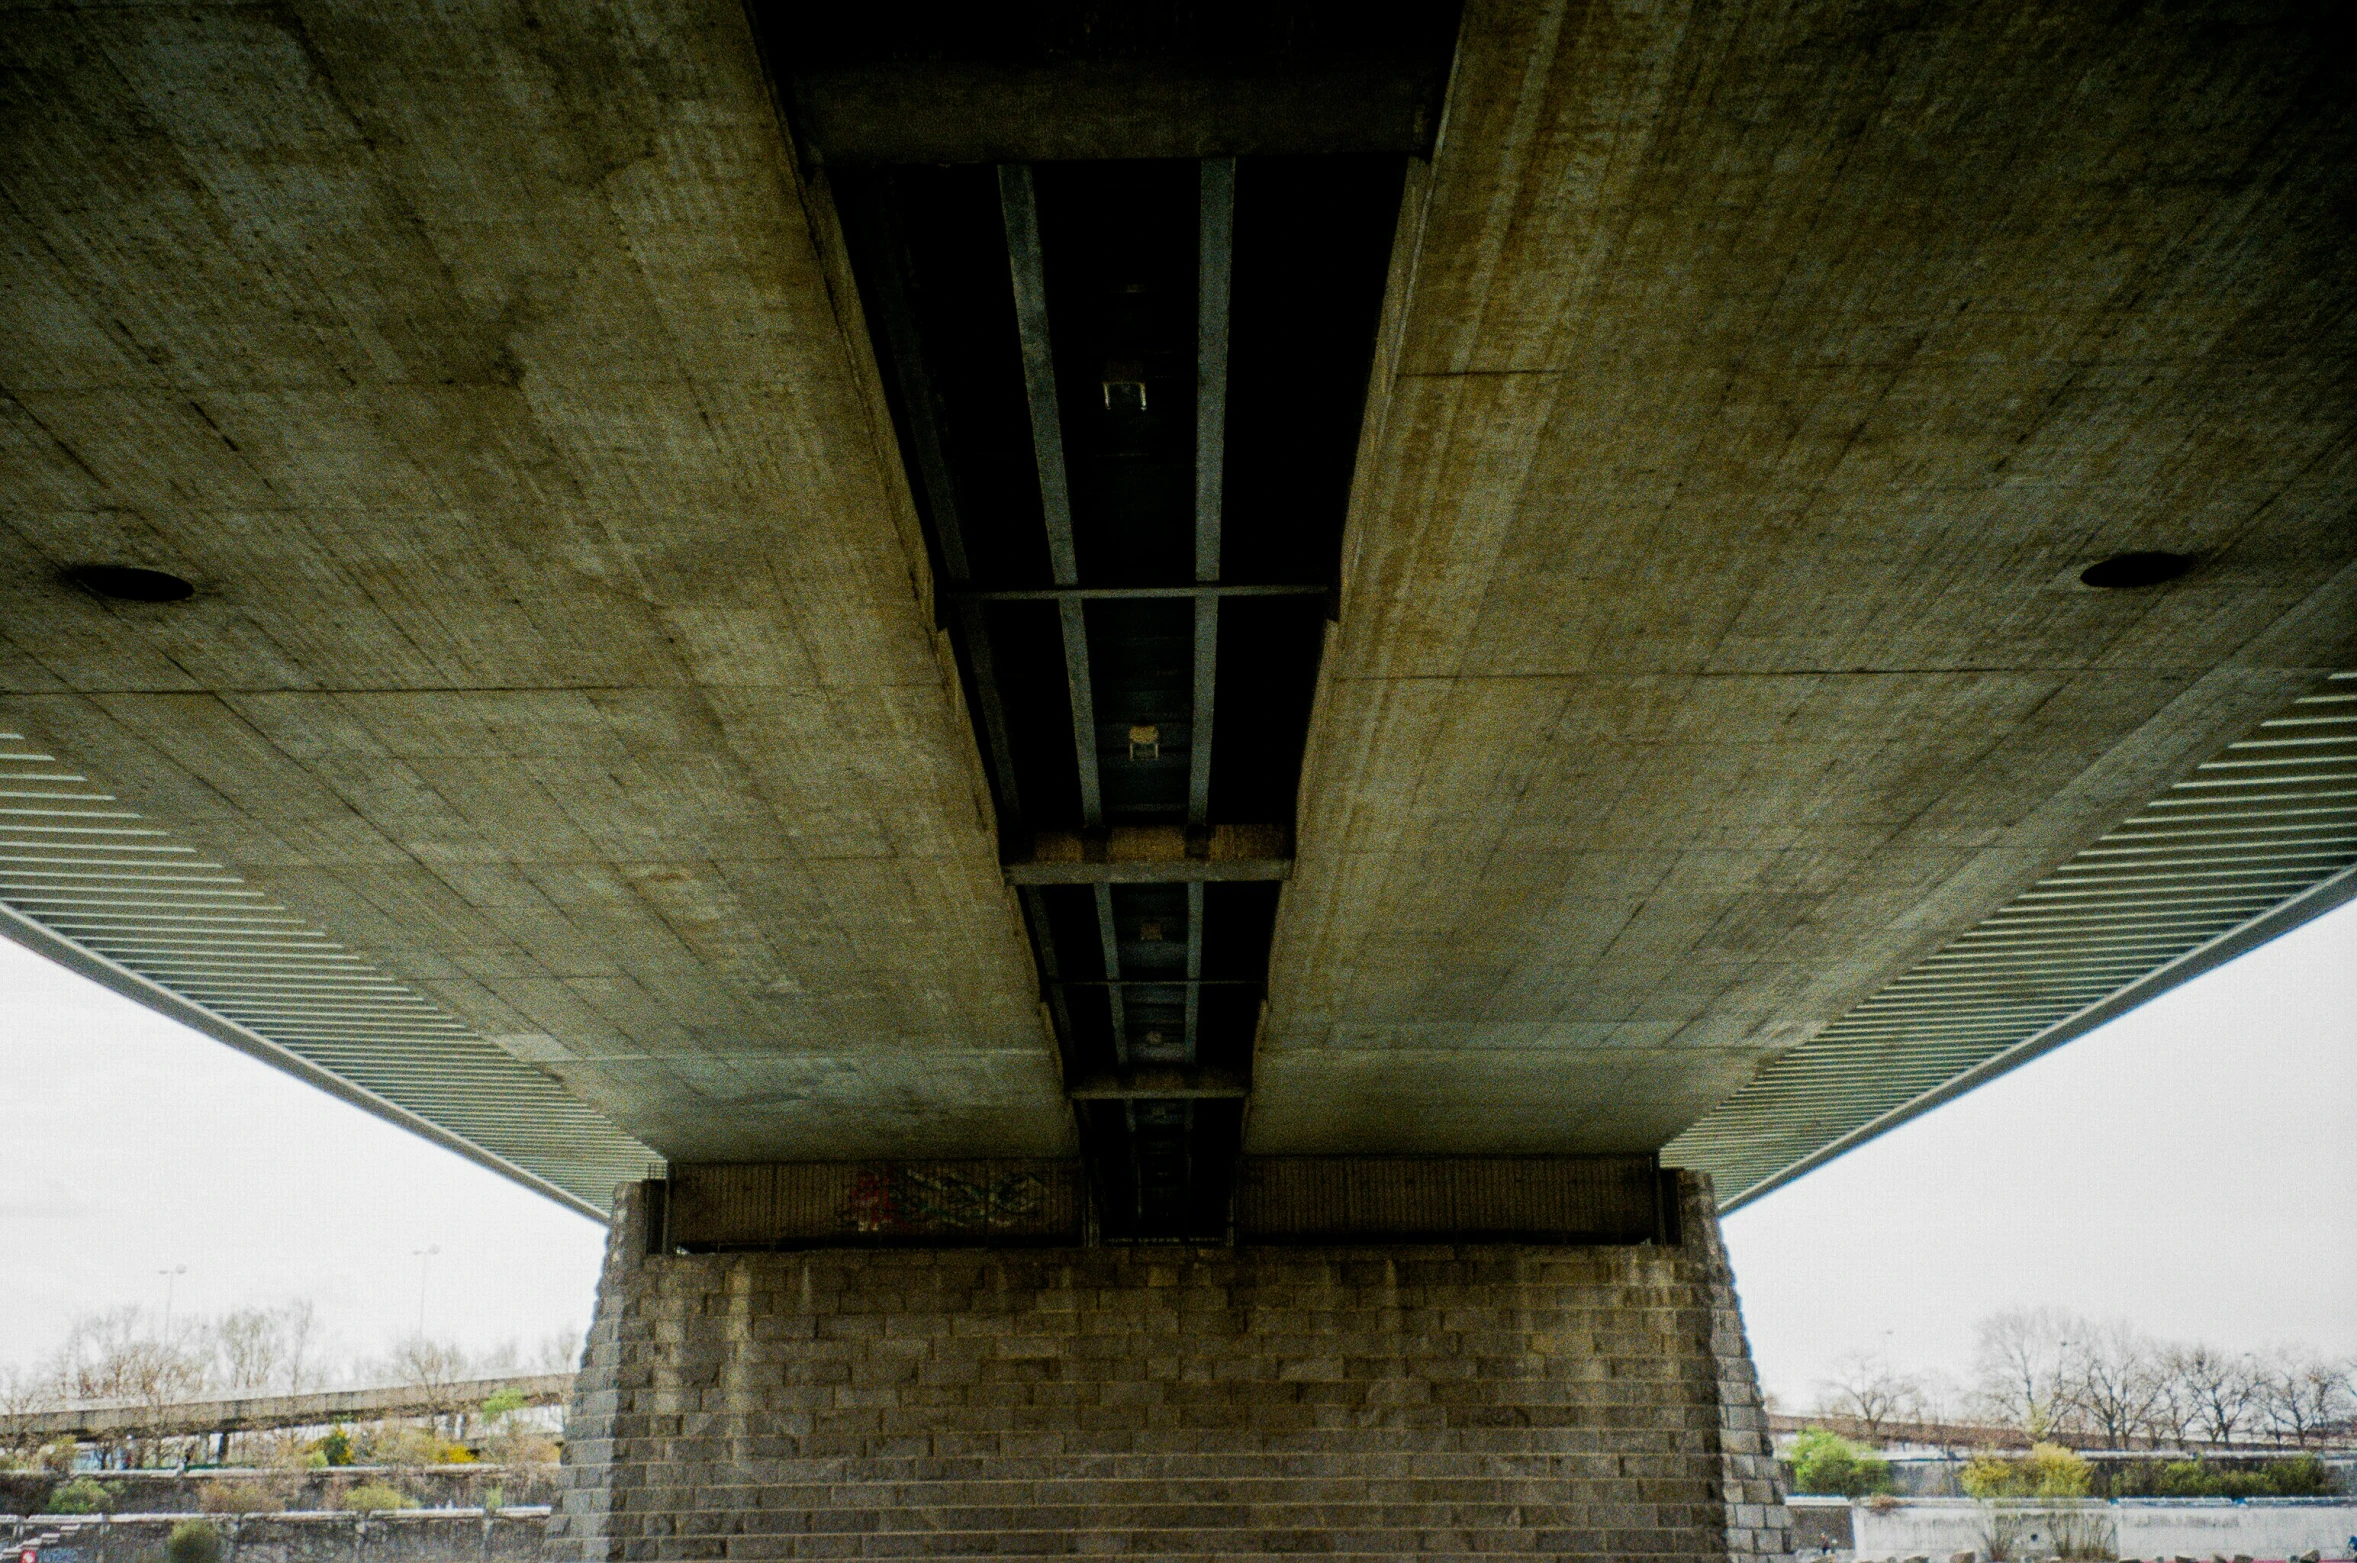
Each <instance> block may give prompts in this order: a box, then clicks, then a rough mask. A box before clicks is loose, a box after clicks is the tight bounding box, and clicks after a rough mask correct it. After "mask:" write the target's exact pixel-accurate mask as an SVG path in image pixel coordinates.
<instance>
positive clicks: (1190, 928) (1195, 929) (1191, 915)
mask: <svg viewBox="0 0 2357 1563" xmlns="http://www.w3.org/2000/svg"><path fill="white" fill-rule="evenodd" d="M1203 902H1204V894H1203V886H1202V885H1201V884H1200V883H1196V884H1191V885H1189V886H1187V1054H1186V1060H1187V1062H1188V1063H1190V1064H1191V1063H1193V1062H1194V1061H1195V1038H1196V1036H1197V1035H1198V1032H1197V1022H1198V1021H1199V1020H1201V1018H1202V1013H1203ZM1221 986H1223V987H1224V986H1226V984H1224V983H1223V984H1221Z"/></svg>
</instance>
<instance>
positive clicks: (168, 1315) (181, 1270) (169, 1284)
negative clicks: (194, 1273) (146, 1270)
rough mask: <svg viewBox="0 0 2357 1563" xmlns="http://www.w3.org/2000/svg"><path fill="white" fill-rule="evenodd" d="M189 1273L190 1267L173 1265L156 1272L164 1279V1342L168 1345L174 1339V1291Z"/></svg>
mask: <svg viewBox="0 0 2357 1563" xmlns="http://www.w3.org/2000/svg"><path fill="white" fill-rule="evenodd" d="M187 1273H188V1266H186V1265H173V1266H172V1267H171V1268H170V1269H167V1270H158V1271H157V1272H156V1274H158V1275H160V1276H162V1277H163V1278H164V1340H165V1342H166V1344H169V1343H170V1341H171V1339H172V1290H173V1288H174V1287H176V1286H178V1285H179V1284H180V1278H181V1277H182V1276H184V1275H186V1274H187Z"/></svg>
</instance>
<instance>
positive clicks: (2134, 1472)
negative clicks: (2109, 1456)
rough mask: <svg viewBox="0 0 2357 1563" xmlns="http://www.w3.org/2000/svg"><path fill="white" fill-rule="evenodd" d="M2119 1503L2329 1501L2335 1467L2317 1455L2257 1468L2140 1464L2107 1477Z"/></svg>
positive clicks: (2172, 1462) (2179, 1462)
mask: <svg viewBox="0 0 2357 1563" xmlns="http://www.w3.org/2000/svg"><path fill="white" fill-rule="evenodd" d="M2106 1478H2107V1479H2106V1481H2105V1482H2104V1486H2105V1488H2106V1489H2107V1492H2108V1495H2109V1496H2111V1497H2114V1498H2329V1497H2332V1496H2334V1495H2335V1494H2336V1493H2338V1492H2339V1491H2340V1485H2339V1484H2338V1483H2337V1482H2335V1481H2334V1480H2333V1474H2332V1468H2331V1467H2330V1466H2328V1465H2326V1464H2325V1463H2324V1462H2323V1461H2322V1460H2319V1459H2317V1458H2316V1456H2314V1455H2312V1454H2304V1455H2300V1456H2298V1457H2297V1458H2295V1459H2290V1460H2268V1461H2266V1462H2264V1463H2262V1464H2258V1465H2212V1464H2210V1463H2209V1462H2208V1461H2207V1460H2137V1461H2134V1462H2132V1463H2130V1464H2127V1465H2122V1466H2119V1467H2117V1468H2116V1469H2114V1470H2112V1471H2109V1472H2107V1473H2106Z"/></svg>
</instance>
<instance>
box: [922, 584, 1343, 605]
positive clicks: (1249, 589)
mask: <svg viewBox="0 0 2357 1563" xmlns="http://www.w3.org/2000/svg"><path fill="white" fill-rule="evenodd" d="M1333 594H1334V588H1333V587H1331V586H1306V585H1296V584H1289V583H1283V582H1279V583H1274V584H1262V585H1251V586H1244V585H1238V586H1221V585H1217V584H1214V583H1206V584H1204V585H1200V586H1006V587H996V588H989V587H986V588H982V589H979V590H973V591H965V590H960V591H951V592H945V593H943V594H942V595H944V596H946V597H949V598H951V599H952V600H954V601H960V602H1065V601H1068V600H1070V599H1072V598H1079V599H1081V600H1083V601H1092V602H1093V601H1117V600H1137V599H1142V598H1171V597H1192V598H1194V599H1195V601H1196V602H1197V603H1199V604H1200V603H1203V602H1207V601H1216V600H1217V599H1219V598H1221V597H1330V596H1332V595H1333Z"/></svg>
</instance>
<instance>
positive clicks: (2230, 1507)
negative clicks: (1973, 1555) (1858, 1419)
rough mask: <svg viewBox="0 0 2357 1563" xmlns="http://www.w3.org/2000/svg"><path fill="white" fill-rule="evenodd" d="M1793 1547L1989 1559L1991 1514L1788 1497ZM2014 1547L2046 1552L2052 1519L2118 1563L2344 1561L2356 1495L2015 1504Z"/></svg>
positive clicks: (1978, 1509)
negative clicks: (2101, 1545)
mask: <svg viewBox="0 0 2357 1563" xmlns="http://www.w3.org/2000/svg"><path fill="white" fill-rule="evenodd" d="M1791 1509H1792V1517H1793V1541H1794V1546H1795V1550H1796V1551H1798V1552H1799V1553H1800V1555H1801V1556H1803V1557H1808V1556H1810V1555H1812V1554H1814V1553H1816V1552H1817V1550H1818V1549H1819V1548H1825V1549H1828V1550H1830V1551H1831V1552H1832V1553H1834V1554H1835V1555H1836V1556H1847V1557H1853V1558H1857V1559H1861V1560H1865V1559H1880V1558H1907V1557H1919V1556H1920V1557H1934V1558H1945V1557H1951V1556H1953V1555H1955V1554H1956V1553H1959V1552H1978V1553H1980V1554H1981V1555H1982V1556H1983V1557H1986V1556H1988V1555H1989V1550H1990V1548H1989V1543H1990V1538H1991V1522H1992V1515H1993V1513H1995V1512H1996V1511H1992V1510H1991V1509H1990V1508H1989V1507H1987V1506H1985V1505H1982V1504H1979V1503H1975V1502H1972V1501H1971V1500H1970V1499H1945V1498H1929V1499H1923V1498H1918V1499H1907V1500H1902V1501H1900V1502H1898V1503H1895V1504H1894V1503H1882V1504H1876V1503H1873V1502H1863V1503H1851V1502H1849V1501H1848V1500H1846V1499H1840V1498H1794V1499H1792V1500H1791ZM2004 1512H2005V1513H2006V1514H2007V1515H2008V1516H2009V1518H2010V1528H2011V1530H2012V1532H2013V1533H2014V1535H2015V1538H2016V1546H2017V1548H2018V1549H2019V1550H2021V1551H2025V1552H2037V1551H2042V1550H2051V1542H2052V1540H2053V1533H2054V1530H2055V1522H2056V1521H2057V1520H2060V1521H2062V1522H2064V1523H2065V1524H2075V1525H2076V1527H2077V1528H2078V1529H2080V1530H2082V1531H2084V1530H2086V1529H2087V1528H2089V1527H2093V1528H2095V1529H2097V1530H2100V1531H2101V1532H2102V1539H2103V1540H2104V1541H2105V1542H2106V1543H2108V1544H2109V1546H2110V1547H2111V1549H2112V1551H2113V1555H2115V1556H2117V1557H2122V1558H2171V1557H2194V1558H2208V1557H2236V1556H2248V1557H2252V1558H2260V1559H2283V1558H2294V1557H2298V1556H2301V1555H2302V1554H2304V1553H2308V1552H2319V1553H2322V1554H2323V1555H2324V1556H2325V1557H2326V1558H2348V1557H2349V1556H2350V1552H2351V1549H2350V1545H2349V1543H2350V1538H2351V1537H2352V1536H2357V1498H2252V1499H2246V1500H2242V1501H2239V1502H2238V1501H2235V1500H2232V1499H2227V1498H2193V1499H2154V1498H2123V1499H2120V1500H2118V1501H2117V1502H2109V1503H2107V1502H2101V1501H2087V1502H2082V1503H2077V1504H2070V1505H2043V1506H2041V1505H2027V1504H2024V1505H2020V1506H2015V1507H2012V1508H2010V1509H2009V1510H2007V1511H2004Z"/></svg>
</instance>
